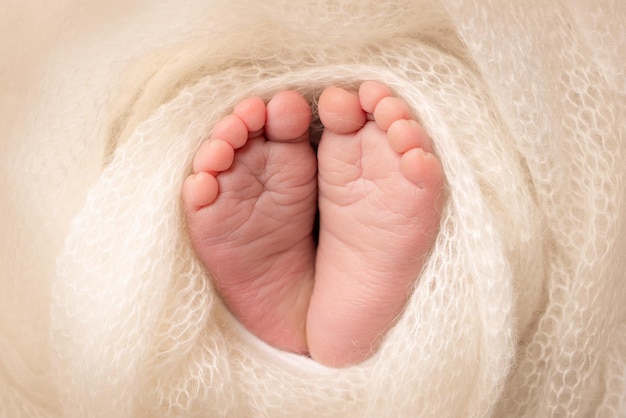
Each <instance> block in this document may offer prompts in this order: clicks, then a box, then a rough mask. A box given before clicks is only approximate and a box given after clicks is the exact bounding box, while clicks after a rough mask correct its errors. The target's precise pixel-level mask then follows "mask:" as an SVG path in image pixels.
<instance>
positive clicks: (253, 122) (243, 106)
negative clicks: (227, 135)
mask: <svg viewBox="0 0 626 418" xmlns="http://www.w3.org/2000/svg"><path fill="white" fill-rule="evenodd" d="M233 114H234V115H237V116H238V117H239V118H240V119H241V120H242V121H243V123H244V124H245V125H246V127H247V129H248V132H250V133H256V132H260V131H261V129H263V126H264V125H265V103H264V102H263V99H261V98H260V97H248V98H247V99H244V100H242V101H241V102H239V104H237V106H235V108H234V109H233Z"/></svg>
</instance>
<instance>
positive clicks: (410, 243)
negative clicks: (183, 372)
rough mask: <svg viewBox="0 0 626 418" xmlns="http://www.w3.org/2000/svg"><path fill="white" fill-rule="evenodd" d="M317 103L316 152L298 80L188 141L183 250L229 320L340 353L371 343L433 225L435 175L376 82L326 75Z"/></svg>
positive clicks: (347, 356)
mask: <svg viewBox="0 0 626 418" xmlns="http://www.w3.org/2000/svg"><path fill="white" fill-rule="evenodd" d="M318 112H319V117H320V120H321V122H322V124H323V125H324V131H323V133H322V137H321V139H320V142H319V146H318V149H317V155H316V153H315V151H314V149H313V148H312V146H311V144H310V141H309V125H310V122H311V117H312V115H311V113H312V112H311V108H310V106H309V104H308V103H307V101H306V100H305V99H304V98H303V97H302V96H301V95H300V94H298V93H297V92H295V91H290V90H286V91H282V92H280V93H278V94H276V95H275V96H274V97H273V98H272V99H271V100H270V101H269V103H267V105H266V104H265V103H264V102H263V100H262V99H260V98H258V97H250V98H247V99H245V100H243V101H241V102H240V103H239V104H238V105H237V106H235V108H234V110H233V112H232V114H230V115H228V116H226V117H224V118H222V119H221V120H220V121H219V122H218V123H217V124H216V125H215V127H214V130H213V135H212V138H213V139H209V140H207V141H206V142H204V143H203V144H202V145H201V147H200V148H199V150H198V151H197V153H196V155H195V157H194V160H193V174H192V175H190V176H189V177H188V178H187V179H186V180H185V182H184V184H183V189H182V199H183V207H184V212H185V217H186V221H187V229H188V233H189V236H190V239H191V244H192V246H193V248H194V250H195V252H196V255H197V256H198V258H199V259H200V260H201V261H202V263H203V264H204V266H205V268H206V269H207V271H208V272H209V273H210V275H211V277H212V279H213V283H214V285H215V287H216V289H217V290H218V291H219V293H220V294H221V296H222V298H223V300H224V302H225V303H226V305H227V306H228V307H229V309H230V310H231V312H232V313H233V314H234V315H235V316H236V317H237V318H238V320H239V321H240V322H241V323H242V324H243V325H244V326H246V327H247V328H248V329H249V330H250V331H251V332H252V333H253V334H255V335H256V336H257V337H259V338H261V339H262V340H264V341H265V342H267V343H269V344H270V345H273V346H275V347H277V348H280V349H283V350H287V351H290V352H294V353H301V354H309V355H311V357H312V358H313V359H315V360H317V361H319V362H320V363H322V364H325V365H329V366H335V367H341V366H347V365H352V364H356V363H358V362H360V361H362V360H364V359H366V358H367V357H369V356H370V355H371V354H372V353H373V352H375V350H376V348H377V347H378V345H379V343H380V341H381V339H382V338H383V337H384V335H385V332H386V331H387V330H388V329H389V328H390V327H391V326H392V325H393V322H394V320H395V319H396V318H397V317H398V315H399V314H400V313H401V311H402V309H403V307H404V305H405V303H406V301H407V298H408V296H409V294H410V292H411V289H412V286H413V284H414V281H415V280H416V278H417V276H418V275H419V273H420V270H421V268H422V266H423V264H424V262H425V258H426V256H427V254H428V252H429V250H430V248H431V246H432V245H433V242H434V239H435V237H436V234H437V229H438V225H439V219H440V210H441V205H442V197H441V190H442V183H443V176H442V171H441V166H440V164H439V161H438V160H437V158H436V157H435V156H434V155H433V149H432V143H431V140H430V139H429V137H428V135H427V134H426V132H425V131H424V129H423V128H422V127H421V125H420V124H419V123H418V122H417V121H416V120H415V119H414V118H413V117H412V115H411V113H410V110H409V108H408V106H407V105H406V103H405V102H403V101H402V100H400V99H399V98H396V97H393V95H392V93H391V91H390V90H389V89H388V88H387V87H386V86H384V85H383V84H380V83H377V82H372V81H367V82H364V83H363V84H361V86H360V88H359V90H358V92H357V91H349V90H344V89H341V88H338V87H329V88H327V89H326V90H325V91H324V92H323V93H322V95H321V96H320V98H319V106H318ZM318 210H319V237H318V239H317V240H316V239H315V238H316V237H314V223H315V218H316V213H317V211H318Z"/></svg>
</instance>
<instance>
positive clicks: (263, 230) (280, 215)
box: [182, 91, 317, 353]
mask: <svg viewBox="0 0 626 418" xmlns="http://www.w3.org/2000/svg"><path fill="white" fill-rule="evenodd" d="M310 121H311V109H310V107H309V104H308V103H307V102H306V101H305V99H304V98H303V97H302V96H301V95H300V94H298V93H296V92H294V91H283V92H280V93H278V94H276V95H275V96H274V97H273V98H272V100H271V101H270V102H269V103H268V104H267V106H266V105H265V104H264V103H263V101H262V100H261V99H260V98H258V97H252V98H248V99H245V100H243V101H242V102H240V103H239V104H238V105H237V106H236V107H235V108H234V110H233V113H232V114H230V115H228V116H226V117H224V118H223V119H222V120H220V121H219V122H218V123H217V124H216V126H215V128H214V130H213V136H212V139H209V140H208V141H206V142H205V143H204V144H202V146H201V147H200V149H199V150H198V151H197V153H196V155H195V157H194V160H193V174H192V175H190V176H189V177H188V178H187V179H186V180H185V182H184V184H183V189H182V199H183V207H184V213H185V218H186V221H187V229H188V233H189V237H190V239H191V244H192V246H193V248H194V250H195V252H196V255H197V256H198V258H199V259H200V260H201V261H202V262H203V264H204V266H205V268H206V269H207V271H208V272H209V273H210V275H211V276H212V279H213V283H214V285H215V286H216V288H217V290H218V292H219V293H220V294H221V296H222V298H223V300H224V301H225V303H226V304H227V306H228V307H229V309H230V310H231V312H232V313H233V314H234V315H235V316H236V317H237V318H238V319H239V321H240V322H241V323H242V324H243V325H244V326H246V327H247V328H248V330H250V331H251V332H252V333H254V334H255V335H257V336H258V337H259V338H261V339H262V340H264V341H266V342H267V343H269V344H272V345H274V346H276V347H278V348H281V349H284V350H287V351H292V352H296V353H305V352H306V351H307V349H306V338H305V321H306V311H307V308H308V303H309V299H310V295H311V291H312V286H313V268H314V260H315V244H314V241H313V237H312V230H313V223H314V220H315V212H316V199H317V185H316V173H317V164H316V157H315V154H314V151H313V149H312V148H311V146H310V143H309V133H308V132H309V124H310Z"/></svg>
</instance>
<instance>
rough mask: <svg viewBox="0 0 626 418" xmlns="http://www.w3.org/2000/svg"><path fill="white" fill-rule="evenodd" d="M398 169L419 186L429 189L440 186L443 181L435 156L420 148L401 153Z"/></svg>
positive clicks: (435, 188) (439, 165)
mask: <svg viewBox="0 0 626 418" xmlns="http://www.w3.org/2000/svg"><path fill="white" fill-rule="evenodd" d="M400 171H402V174H404V176H405V177H406V178H407V179H409V180H410V181H411V182H412V183H415V184H416V185H417V186H419V187H420V188H423V189H431V190H439V189H440V188H441V185H442V182H443V176H442V172H441V164H440V163H439V160H438V159H437V157H435V156H434V155H433V154H431V153H428V152H426V151H424V150H423V149H421V148H413V149H410V150H409V151H407V152H405V153H404V154H403V155H402V157H401V159H400Z"/></svg>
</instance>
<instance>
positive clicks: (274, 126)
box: [265, 90, 312, 142]
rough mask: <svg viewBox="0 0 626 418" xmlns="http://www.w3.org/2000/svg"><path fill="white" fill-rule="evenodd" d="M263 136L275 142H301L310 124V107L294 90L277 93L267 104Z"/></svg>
mask: <svg viewBox="0 0 626 418" xmlns="http://www.w3.org/2000/svg"><path fill="white" fill-rule="evenodd" d="M266 112H267V113H266V117H265V135H266V137H267V138H268V139H269V140H271V141H275V142H288V141H299V140H303V139H304V138H305V137H306V135H307V133H308V132H309V125H310V124H311V118H312V113H311V106H309V103H308V102H307V100H306V99H305V98H304V97H303V96H302V95H301V94H300V93H298V92H296V91H294V90H284V91H281V92H279V93H277V94H276V95H275V96H274V97H273V98H272V99H271V100H270V101H269V103H268V104H267V109H266Z"/></svg>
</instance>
